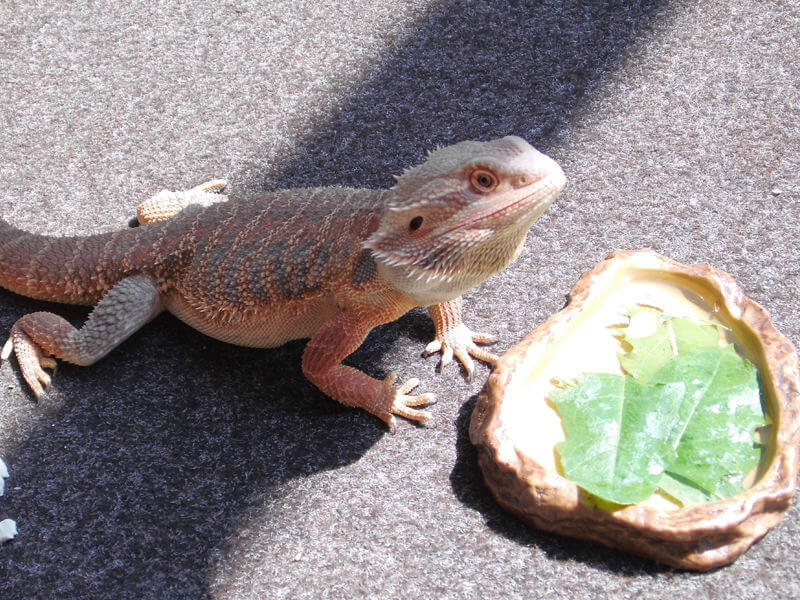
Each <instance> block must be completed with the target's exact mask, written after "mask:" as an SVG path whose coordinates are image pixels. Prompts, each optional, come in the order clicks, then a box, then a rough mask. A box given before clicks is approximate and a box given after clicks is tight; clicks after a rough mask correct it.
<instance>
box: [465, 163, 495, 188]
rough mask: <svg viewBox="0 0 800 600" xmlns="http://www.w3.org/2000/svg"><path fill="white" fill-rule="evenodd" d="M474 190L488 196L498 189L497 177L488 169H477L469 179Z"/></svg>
mask: <svg viewBox="0 0 800 600" xmlns="http://www.w3.org/2000/svg"><path fill="white" fill-rule="evenodd" d="M469 182H470V184H471V185H472V189H473V190H475V191H476V192H478V193H479V194H487V193H489V192H491V191H492V190H493V189H494V188H496V187H497V183H498V181H497V176H496V175H495V174H494V173H492V172H491V171H487V170H486V169H475V170H474V171H473V172H472V174H471V175H470V177H469Z"/></svg>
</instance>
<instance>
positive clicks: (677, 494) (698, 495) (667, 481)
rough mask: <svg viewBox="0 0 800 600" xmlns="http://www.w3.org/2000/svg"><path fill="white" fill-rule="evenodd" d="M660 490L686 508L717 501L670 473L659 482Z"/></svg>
mask: <svg viewBox="0 0 800 600" xmlns="http://www.w3.org/2000/svg"><path fill="white" fill-rule="evenodd" d="M658 488H659V489H660V490H661V491H662V492H664V493H665V494H667V495H668V496H671V497H672V498H673V499H674V500H675V501H677V502H679V503H680V504H682V505H684V506H686V505H687V504H703V503H704V502H709V501H711V500H716V499H717V497H716V496H712V495H711V494H709V493H707V492H705V491H703V490H701V489H700V488H698V487H697V486H694V485H692V484H691V483H689V482H688V481H686V480H685V479H683V478H681V477H678V476H677V475H671V474H670V473H664V475H662V477H661V479H660V480H659V482H658Z"/></svg>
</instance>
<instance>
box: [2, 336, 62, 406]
mask: <svg viewBox="0 0 800 600" xmlns="http://www.w3.org/2000/svg"><path fill="white" fill-rule="evenodd" d="M9 342H10V348H11V349H10V350H9ZM9 342H6V343H5V345H4V346H3V350H2V352H0V358H2V359H3V360H6V359H7V358H9V357H10V356H11V354H12V353H13V354H16V355H17V362H18V363H19V368H20V371H21V372H22V378H23V379H24V380H25V382H26V383H27V384H28V387H30V388H31V391H32V392H33V395H34V396H36V400H42V399H43V398H44V397H45V393H46V391H47V389H48V388H49V387H50V384H51V383H52V382H53V380H52V378H51V377H50V375H48V374H47V373H46V372H45V369H52V370H53V371H55V368H56V361H55V359H54V358H53V357H52V356H47V355H45V354H44V353H43V352H42V350H41V348H39V346H38V345H37V344H36V343H34V341H33V340H32V339H31V338H30V337H28V335H27V334H26V333H25V332H24V331H22V330H21V329H19V328H18V327H16V326H14V327H12V328H11V338H10V340H9Z"/></svg>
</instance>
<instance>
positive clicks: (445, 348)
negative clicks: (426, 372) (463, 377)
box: [424, 296, 498, 379]
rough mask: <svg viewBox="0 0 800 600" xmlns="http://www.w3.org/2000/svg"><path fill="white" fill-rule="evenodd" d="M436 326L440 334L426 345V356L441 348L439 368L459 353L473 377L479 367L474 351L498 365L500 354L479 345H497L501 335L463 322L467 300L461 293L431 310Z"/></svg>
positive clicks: (460, 358)
mask: <svg viewBox="0 0 800 600" xmlns="http://www.w3.org/2000/svg"><path fill="white" fill-rule="evenodd" d="M428 310H429V311H430V313H431V317H432V318H433V323H434V325H435V326H436V337H435V338H434V340H433V341H432V342H431V343H430V344H428V345H427V346H426V347H425V352H424V354H425V356H428V355H429V354H433V353H434V352H439V351H441V353H442V360H441V362H440V363H439V370H441V369H443V368H444V367H445V366H446V365H447V364H449V363H450V362H451V361H452V360H453V356H455V357H456V358H457V359H458V360H459V362H461V364H462V365H464V369H465V370H466V372H467V376H468V377H469V379H472V374H473V372H474V370H475V364H474V363H473V362H472V359H471V358H470V354H471V355H472V356H474V357H475V358H477V359H478V360H482V361H484V362H487V363H489V364H490V365H494V364H495V363H496V362H497V359H498V356H497V355H496V354H493V353H491V352H489V351H487V350H484V349H483V348H481V347H479V346H476V345H475V344H476V343H478V344H493V343H494V342H496V341H497V338H496V337H495V336H493V335H490V334H488V333H475V332H474V331H472V330H471V329H470V328H469V327H467V326H466V325H464V323H463V322H462V321H461V313H462V310H463V301H462V299H461V296H459V297H458V298H455V299H453V300H448V301H447V302H442V303H440V304H434V305H433V306H431V307H430V308H429V309H428Z"/></svg>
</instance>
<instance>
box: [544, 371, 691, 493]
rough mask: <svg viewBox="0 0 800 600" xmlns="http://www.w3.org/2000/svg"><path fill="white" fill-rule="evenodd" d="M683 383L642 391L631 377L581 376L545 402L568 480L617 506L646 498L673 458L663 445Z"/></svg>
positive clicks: (673, 453)
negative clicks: (556, 416) (555, 417)
mask: <svg viewBox="0 0 800 600" xmlns="http://www.w3.org/2000/svg"><path fill="white" fill-rule="evenodd" d="M684 389H685V387H684V385H683V384H682V383H669V384H667V385H655V386H643V385H641V384H640V383H639V382H637V381H636V380H635V379H633V378H631V377H623V376H621V375H613V374H609V373H589V374H586V375H584V376H583V377H582V378H581V379H580V382H579V383H578V385H577V386H575V387H571V388H567V389H564V390H558V391H555V392H553V393H552V394H551V396H550V399H551V401H552V402H553V403H554V404H555V405H556V407H557V408H558V411H559V413H560V414H561V419H562V424H563V426H564V429H565V430H566V432H567V439H566V440H565V441H563V442H560V443H559V444H557V445H556V451H557V452H558V455H559V457H560V459H561V465H562V467H563V469H564V472H565V474H566V475H567V477H568V478H569V479H571V480H572V481H574V482H575V483H577V484H578V485H579V486H581V487H582V488H583V489H585V490H586V491H588V492H590V493H592V494H595V495H597V496H600V497H601V498H604V499H606V500H608V501H610V502H616V503H618V504H634V503H636V502H641V501H643V500H646V499H647V498H649V497H650V495H651V494H652V493H653V491H654V490H655V488H656V485H657V484H658V481H659V479H660V478H661V475H662V473H663V472H664V470H665V468H666V467H667V466H668V465H669V464H670V463H671V462H672V460H673V459H674V456H675V450H674V448H673V447H672V446H671V445H670V444H669V443H668V442H667V440H668V437H669V434H670V432H671V431H672V430H673V429H674V428H675V424H676V421H677V419H678V409H679V407H680V403H681V400H682V399H683V396H684Z"/></svg>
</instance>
